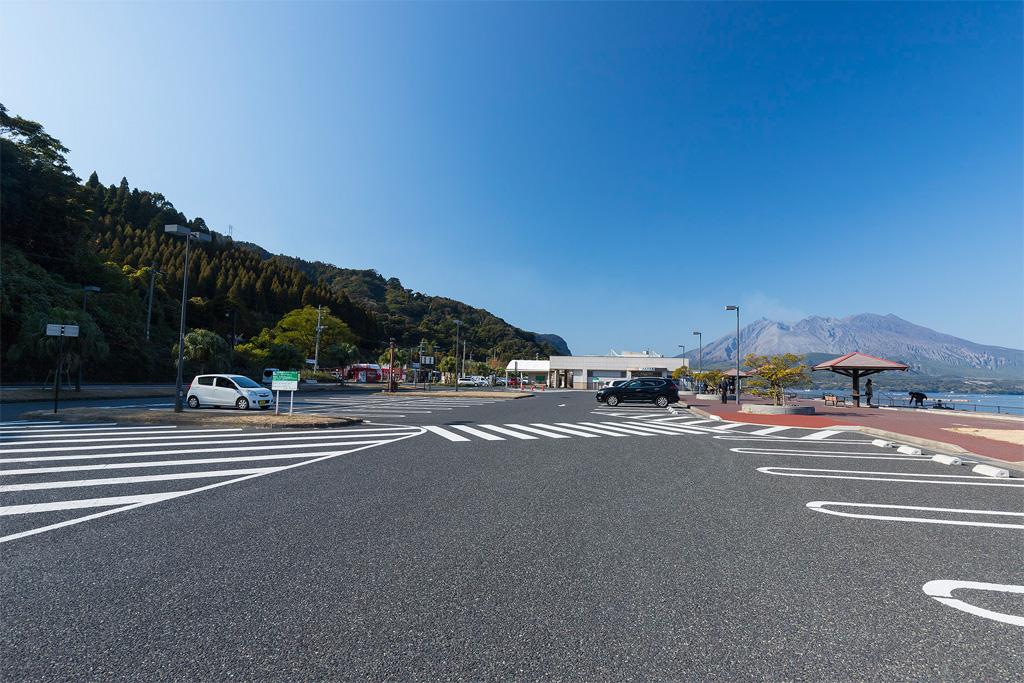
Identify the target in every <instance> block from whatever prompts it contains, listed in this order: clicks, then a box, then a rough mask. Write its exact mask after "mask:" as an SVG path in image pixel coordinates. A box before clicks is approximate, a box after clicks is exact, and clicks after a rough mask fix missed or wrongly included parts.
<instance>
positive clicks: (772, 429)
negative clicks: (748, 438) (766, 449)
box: [750, 427, 789, 436]
mask: <svg viewBox="0 0 1024 683" xmlns="http://www.w3.org/2000/svg"><path fill="white" fill-rule="evenodd" d="M785 429H789V427H765V428H764V429H758V430H757V431H756V432H750V433H751V434H757V435H759V436H764V435H766V434H774V433H775V432H781V431H783V430H785Z"/></svg>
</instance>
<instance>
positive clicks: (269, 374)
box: [260, 368, 277, 387]
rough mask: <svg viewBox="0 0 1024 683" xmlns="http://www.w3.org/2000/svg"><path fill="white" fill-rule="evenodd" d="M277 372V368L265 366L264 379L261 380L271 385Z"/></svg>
mask: <svg viewBox="0 0 1024 683" xmlns="http://www.w3.org/2000/svg"><path fill="white" fill-rule="evenodd" d="M275 372H277V368H263V379H262V380H260V381H261V382H263V383H264V384H266V385H267V386H268V387H269V386H270V385H271V384H273V383H274V373H275Z"/></svg>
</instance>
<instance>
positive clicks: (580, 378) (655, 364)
mask: <svg viewBox="0 0 1024 683" xmlns="http://www.w3.org/2000/svg"><path fill="white" fill-rule="evenodd" d="M689 366H690V361H689V360H687V359H686V358H666V357H665V356H663V355H661V354H660V353H653V352H651V351H621V352H615V351H612V352H611V354H610V355H607V356H551V358H550V359H549V360H546V361H537V360H513V361H511V362H509V364H508V371H509V373H510V374H511V373H513V372H515V371H516V370H515V368H518V371H519V372H525V373H527V374H528V375H529V377H530V378H531V379H533V380H534V381H536V382H538V383H540V382H545V381H546V383H547V385H548V386H549V387H554V388H563V387H564V388H571V389H596V388H598V387H600V386H602V385H603V384H604V382H606V381H607V380H611V379H628V378H631V377H670V376H671V375H672V371H673V370H676V369H677V368H681V367H689ZM545 376H546V379H545Z"/></svg>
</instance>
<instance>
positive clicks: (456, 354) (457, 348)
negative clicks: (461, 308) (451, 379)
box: [455, 320, 462, 391]
mask: <svg viewBox="0 0 1024 683" xmlns="http://www.w3.org/2000/svg"><path fill="white" fill-rule="evenodd" d="M460 327H462V321H461V320H456V321H455V391H458V390H459V328H460Z"/></svg>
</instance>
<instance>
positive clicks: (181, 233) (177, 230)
mask: <svg viewBox="0 0 1024 683" xmlns="http://www.w3.org/2000/svg"><path fill="white" fill-rule="evenodd" d="M164 233H165V234H168V235H174V236H175V237H184V238H185V270H184V272H183V273H182V276H181V320H180V322H179V323H178V377H177V379H176V380H175V383H174V412H176V413H180V412H181V411H182V409H183V407H182V400H181V385H182V380H183V376H182V375H183V373H184V372H185V312H186V307H187V306H188V247H189V244H190V243H191V242H192V240H195V241H196V242H209V241H210V235H209V233H205V232H195V231H193V230H190V229H189V228H186V227H185V226H183V225H165V226H164Z"/></svg>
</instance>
